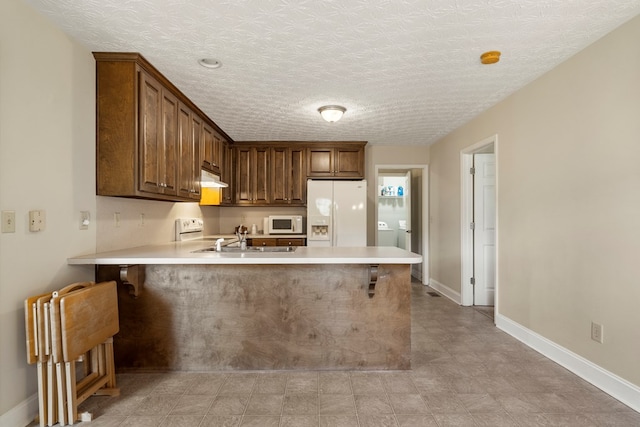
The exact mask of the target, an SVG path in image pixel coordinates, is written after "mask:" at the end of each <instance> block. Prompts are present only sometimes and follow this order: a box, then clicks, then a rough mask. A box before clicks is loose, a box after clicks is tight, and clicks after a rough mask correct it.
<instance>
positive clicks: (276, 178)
mask: <svg viewBox="0 0 640 427" xmlns="http://www.w3.org/2000/svg"><path fill="white" fill-rule="evenodd" d="M290 163H291V161H290V158H289V150H288V149H287V148H284V147H275V148H273V149H272V150H271V203H272V204H274V205H288V204H289V195H290V181H291V179H290V176H291V166H290Z"/></svg>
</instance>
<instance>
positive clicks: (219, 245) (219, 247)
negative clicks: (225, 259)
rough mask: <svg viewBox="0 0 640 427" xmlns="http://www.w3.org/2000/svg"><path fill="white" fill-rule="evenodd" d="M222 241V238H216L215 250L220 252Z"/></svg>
mask: <svg viewBox="0 0 640 427" xmlns="http://www.w3.org/2000/svg"><path fill="white" fill-rule="evenodd" d="M222 242H224V239H218V240H216V252H222Z"/></svg>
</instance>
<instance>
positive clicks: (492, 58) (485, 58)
mask: <svg viewBox="0 0 640 427" xmlns="http://www.w3.org/2000/svg"><path fill="white" fill-rule="evenodd" d="M498 61H500V52H499V51H497V50H490V51H489V52H485V53H483V54H482V55H480V62H482V63H483V64H485V65H489V64H495V63H496V62H498Z"/></svg>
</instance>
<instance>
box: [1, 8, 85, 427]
mask: <svg viewBox="0 0 640 427" xmlns="http://www.w3.org/2000/svg"><path fill="white" fill-rule="evenodd" d="M0 41H1V43H0V49H1V50H0V94H1V95H0V123H1V126H0V209H1V210H13V211H15V213H16V232H15V233H13V234H0V417H2V416H3V415H4V414H5V413H6V412H8V411H9V410H10V409H12V408H13V407H14V406H16V405H17V404H18V403H20V402H23V401H24V400H25V399H27V398H28V397H30V396H31V395H33V394H34V393H36V390H37V386H36V385H37V383H36V375H35V367H34V366H29V365H27V363H26V351H25V344H24V343H25V332H24V310H23V302H24V299H25V298H27V297H29V296H31V295H37V294H40V293H43V292H46V291H50V290H52V289H55V288H58V287H59V286H61V285H64V284H68V283H71V282H74V281H78V280H88V279H92V278H93V270H92V269H91V268H83V267H69V266H67V262H66V259H67V257H69V256H73V255H76V254H79V253H87V252H92V251H93V250H94V249H95V243H96V229H95V223H93V224H92V225H91V226H90V227H89V230H86V231H81V230H80V229H79V224H80V211H81V210H82V211H85V210H86V211H90V212H91V215H92V218H95V212H96V210H95V203H96V201H95V195H94V192H95V189H94V179H93V177H94V176H95V170H94V164H95V151H94V147H95V137H94V128H95V109H94V105H95V95H94V92H95V83H94V61H93V57H92V56H91V53H90V52H88V51H87V50H86V49H84V48H82V47H80V46H79V45H77V44H76V43H74V42H72V41H71V40H69V39H68V38H67V37H66V36H65V35H64V34H63V33H62V32H61V31H59V30H57V29H56V28H54V27H53V26H52V25H51V24H50V23H49V22H48V21H47V20H45V19H43V18H42V17H40V16H39V15H37V14H36V13H34V12H33V11H32V10H31V9H30V8H29V7H28V6H26V5H25V4H24V2H22V1H19V0H5V1H2V2H0ZM33 209H43V210H45V211H46V229H45V230H44V231H41V232H38V233H31V232H29V231H28V222H27V219H28V211H29V210H33ZM36 407H37V406H36ZM0 419H1V420H2V421H3V422H4V420H5V419H6V418H5V417H2V418H0ZM11 425H15V424H11Z"/></svg>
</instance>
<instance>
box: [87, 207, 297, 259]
mask: <svg viewBox="0 0 640 427" xmlns="http://www.w3.org/2000/svg"><path fill="white" fill-rule="evenodd" d="M96 212H97V213H96V221H95V222H96V227H97V229H96V230H97V232H96V234H97V236H96V237H97V238H96V251H97V252H103V251H112V250H116V249H125V248H133V247H136V246H144V245H153V244H159V243H168V242H172V241H174V240H175V220H176V219H177V218H202V219H203V220H204V233H205V235H210V234H230V233H233V231H234V229H235V227H236V226H238V225H240V223H242V224H243V225H245V226H247V227H248V228H250V227H251V225H252V224H256V227H257V228H258V230H259V232H261V231H262V228H263V227H262V219H263V218H264V217H265V216H269V215H279V214H285V215H303V216H306V214H307V210H306V208H304V207H295V208H294V207H282V208H278V207H276V208H274V207H219V206H200V205H199V204H198V203H184V202H181V203H172V202H159V201H154V200H142V199H127V198H123V197H105V196H97V197H96ZM116 215H117V216H118V219H117V220H116Z"/></svg>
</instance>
